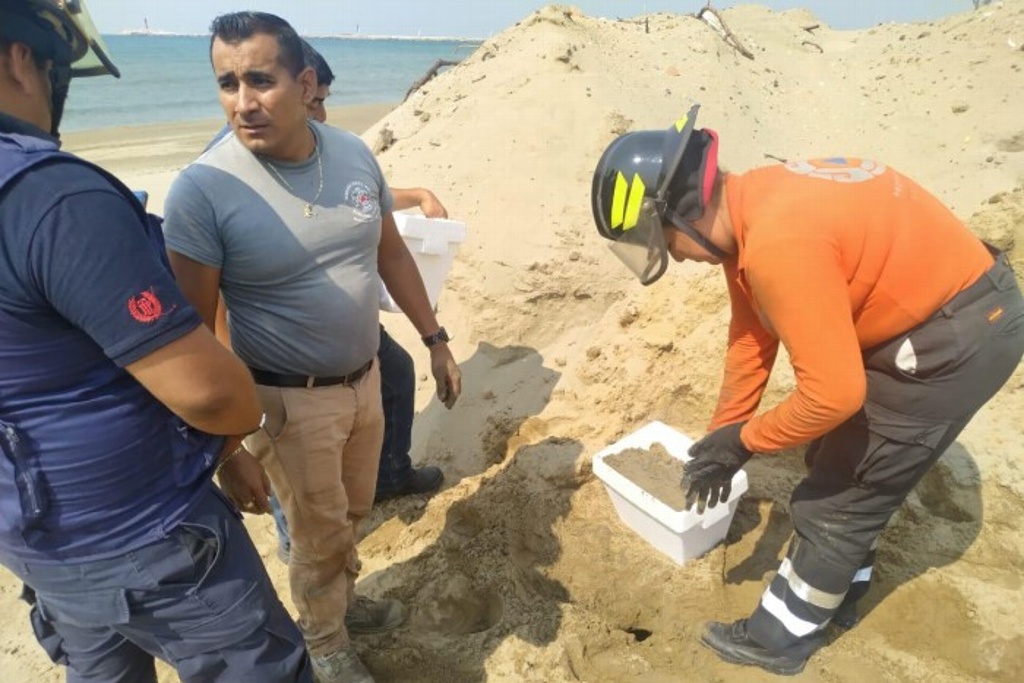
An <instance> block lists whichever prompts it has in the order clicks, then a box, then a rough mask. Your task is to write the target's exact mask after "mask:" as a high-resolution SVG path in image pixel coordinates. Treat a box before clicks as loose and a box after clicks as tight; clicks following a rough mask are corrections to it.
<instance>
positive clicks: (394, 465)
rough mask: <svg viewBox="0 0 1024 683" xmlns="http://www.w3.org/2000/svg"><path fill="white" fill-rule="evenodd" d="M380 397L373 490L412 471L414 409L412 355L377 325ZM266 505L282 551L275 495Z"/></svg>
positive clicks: (284, 534) (284, 525)
mask: <svg viewBox="0 0 1024 683" xmlns="http://www.w3.org/2000/svg"><path fill="white" fill-rule="evenodd" d="M377 358H378V359H380V397H381V403H382V404H383V406H384V445H383V446H381V449H380V465H379V466H378V469H377V491H378V492H381V491H386V490H388V489H392V488H395V487H396V486H398V485H399V484H400V483H401V482H402V481H403V480H404V479H405V478H406V477H408V476H409V475H410V474H411V473H412V458H411V457H410V456H409V449H410V448H411V447H412V418H413V415H414V414H415V412H416V368H415V366H414V365H413V362H412V356H410V355H409V352H408V351H406V350H405V349H403V348H402V346H401V345H400V344H399V343H398V342H396V341H395V340H394V339H392V337H391V335H389V334H388V333H387V331H385V330H384V326H383V325H381V328H380V346H378V347H377ZM270 509H271V512H272V513H273V515H274V523H275V525H276V526H277V540H278V543H280V545H281V547H282V548H284V549H285V550H286V551H287V550H289V549H290V547H291V541H290V540H289V536H288V522H287V521H286V520H285V518H284V512H282V510H281V505H280V503H278V502H277V496H271V497H270Z"/></svg>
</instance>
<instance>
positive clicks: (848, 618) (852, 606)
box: [832, 601, 860, 630]
mask: <svg viewBox="0 0 1024 683" xmlns="http://www.w3.org/2000/svg"><path fill="white" fill-rule="evenodd" d="M859 621H860V615H859V614H857V603H856V602H846V601H843V604H841V605H839V609H837V610H836V612H835V614H833V615H832V623H833V624H834V625H835V626H838V627H839V628H841V629H843V630H849V629H851V628H853V627H854V626H856V625H857V623H858V622H859Z"/></svg>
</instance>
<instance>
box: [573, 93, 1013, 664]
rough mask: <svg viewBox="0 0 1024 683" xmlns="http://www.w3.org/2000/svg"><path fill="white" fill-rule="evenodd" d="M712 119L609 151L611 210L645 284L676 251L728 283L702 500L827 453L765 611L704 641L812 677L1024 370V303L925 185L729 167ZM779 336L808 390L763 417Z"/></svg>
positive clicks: (602, 217) (695, 478)
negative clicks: (982, 422) (834, 634)
mask: <svg viewBox="0 0 1024 683" xmlns="http://www.w3.org/2000/svg"><path fill="white" fill-rule="evenodd" d="M696 114H697V107H696V106H695V107H694V108H693V109H691V110H690V112H689V113H688V114H687V116H686V117H684V118H683V119H682V120H680V121H679V122H678V123H677V124H676V125H675V126H673V127H671V128H669V130H668V131H640V132H634V133H628V134H626V135H623V136H622V137H620V138H618V139H617V140H615V141H614V142H613V143H612V144H611V145H610V146H609V147H608V149H607V150H606V151H605V153H604V155H603V157H602V158H601V161H600V162H599V164H598V167H597V170H596V171H595V174H594V184H593V194H592V203H593V210H594V217H595V220H596V222H597V227H598V231H599V232H600V233H601V235H602V236H603V237H606V238H608V239H610V240H613V243H612V250H613V251H614V252H615V253H616V254H617V255H618V256H619V257H620V258H621V259H622V260H623V261H624V262H625V263H626V265H627V266H629V267H630V268H631V269H632V270H633V271H634V272H635V273H636V274H637V275H638V276H639V278H640V280H641V282H642V283H643V284H645V285H646V284H650V283H652V282H654V281H655V280H657V279H658V278H659V277H660V276H661V275H662V274H663V273H664V272H665V269H666V268H667V266H668V256H669V255H671V256H672V258H674V259H675V260H676V261H682V260H685V259H690V260H695V261H703V262H706V263H711V264H715V265H721V266H722V268H723V270H724V272H725V276H726V280H727V282H728V287H729V296H730V300H731V304H732V320H731V322H730V325H729V343H728V351H727V353H726V364H725V377H724V379H723V382H722V387H721V391H720V395H719V399H718V407H717V409H716V410H715V414H714V417H713V418H712V421H711V425H710V429H709V433H708V435H707V436H705V437H704V438H703V439H701V440H700V441H698V442H697V443H696V444H694V445H693V447H692V448H691V449H690V456H691V458H692V459H691V460H690V461H688V462H687V464H686V467H685V476H684V481H683V485H684V486H686V487H687V493H688V496H689V499H690V500H691V501H692V502H694V503H696V504H697V506H698V509H699V510H703V508H704V506H706V505H709V506H714V505H716V504H718V503H720V502H725V501H726V500H727V499H728V498H729V495H730V482H731V481H732V477H733V475H734V474H736V473H737V472H738V471H739V470H740V468H741V467H743V465H744V464H745V463H746V461H747V460H748V459H749V458H750V457H751V456H752V455H753V454H754V453H771V452H775V451H780V450H783V449H785V448H790V447H793V446H798V445H801V444H809V445H808V448H807V454H806V461H807V464H808V475H807V477H806V478H805V479H804V480H803V481H801V482H800V484H799V485H798V486H797V487H796V489H795V491H794V492H793V496H792V501H791V502H792V504H791V513H792V518H793V527H794V532H795V538H794V539H793V541H792V542H791V543H790V547H789V550H788V553H787V556H786V559H785V560H784V561H783V562H782V565H781V567H780V568H779V571H778V574H777V575H776V576H775V578H774V579H773V580H772V582H771V584H770V586H769V587H768V589H767V590H766V591H765V593H764V594H763V596H762V598H761V601H760V603H759V605H758V606H757V608H756V609H755V610H754V612H753V614H752V615H751V616H750V617H749V618H748V619H741V620H739V621H736V622H734V623H731V624H724V623H720V622H710V623H709V624H708V625H707V628H706V630H705V633H704V635H703V637H702V640H703V642H704V643H705V644H706V645H708V646H709V647H710V648H712V649H713V650H715V651H716V652H717V653H718V655H719V656H720V657H721V658H722V659H725V660H726V661H730V662H734V663H737V664H749V665H756V666H760V667H762V668H765V669H767V670H769V671H772V672H774V673H778V674H796V673H799V672H800V671H801V670H803V667H804V665H805V663H806V661H807V659H808V657H809V656H810V655H811V654H812V653H813V652H814V651H815V650H816V649H817V648H819V647H820V646H821V645H822V644H823V643H824V629H825V626H827V625H828V624H829V622H830V621H834V622H836V623H837V624H838V625H840V626H845V627H849V626H852V625H853V624H854V623H856V621H857V616H856V609H855V604H856V601H857V600H858V599H859V598H860V597H862V596H863V595H864V594H865V592H866V591H867V588H868V582H869V581H870V578H871V571H872V567H873V563H874V556H875V547H876V544H877V539H878V536H879V534H880V533H881V532H882V530H883V529H884V527H885V525H886V523H887V522H888V521H889V518H890V517H891V516H892V514H893V512H895V511H896V509H897V508H898V507H899V506H900V505H901V504H902V502H903V501H904V499H905V498H906V497H907V494H908V493H909V492H910V491H911V490H912V489H913V488H914V486H915V485H916V484H917V482H918V481H919V480H920V479H921V477H922V476H923V475H924V474H925V472H926V471H927V470H928V468H930V467H931V465H932V464H933V463H934V462H935V461H936V460H937V459H938V458H939V456H941V455H942V453H943V452H944V451H945V450H946V448H947V447H948V446H949V445H950V444H952V443H953V441H954V440H955V439H956V437H957V435H958V434H960V432H961V430H963V428H964V427H965V426H966V425H967V423H968V422H969V421H970V419H971V417H972V416H973V415H974V414H975V413H976V412H977V411H978V409H979V408H981V406H982V405H984V404H985V403H986V402H987V401H988V400H989V399H990V398H991V397H992V396H993V395H994V394H995V393H996V392H997V391H998V390H999V388H1000V387H1001V386H1002V385H1003V384H1004V383H1005V382H1006V380H1007V379H1008V378H1009V377H1010V375H1011V374H1012V373H1013V371H1014V369H1015V368H1016V367H1017V364H1018V363H1019V362H1020V360H1021V357H1022V354H1024V299H1022V297H1021V292H1020V289H1019V287H1018V284H1017V282H1016V280H1015V278H1014V274H1013V271H1012V270H1011V269H1010V267H1009V265H1008V263H1007V261H1006V258H1005V256H1003V255H1002V254H1000V253H999V252H998V251H997V250H995V249H994V248H992V247H989V246H988V245H986V244H984V243H983V242H981V241H980V240H979V239H978V238H977V237H975V236H974V235H973V234H972V233H971V232H970V231H969V230H968V229H967V227H966V226H964V225H963V223H961V222H960V221H959V220H958V219H957V218H956V216H954V215H953V213H952V212H950V211H949V210H948V209H947V208H946V207H944V206H943V205H942V204H941V203H940V202H939V201H938V199H936V198H935V197H934V196H932V195H931V194H929V193H928V192H927V191H926V190H924V189H923V188H921V187H920V186H919V185H917V184H916V183H914V182H913V181H912V180H910V179H909V178H907V177H906V176H903V175H901V174H899V173H897V172H896V171H895V170H893V169H891V168H888V167H886V166H884V165H882V164H879V163H876V162H873V161H868V160H864V159H855V158H845V157H844V158H830V159H819V160H813V161H800V162H790V163H787V164H784V165H776V166H771V167H767V168H761V169H756V170H753V171H749V172H747V173H745V174H743V175H735V174H728V173H724V172H721V171H720V170H719V169H718V166H717V156H718V155H717V152H718V136H717V134H715V132H714V131H711V130H707V129H703V130H696V129H695V127H694V122H695V118H696ZM780 342H781V343H782V344H783V345H785V347H786V349H787V351H788V352H789V355H790V358H791V362H792V365H793V369H794V371H795V375H796V384H797V386H796V390H795V391H793V393H792V394H790V395H789V396H788V397H787V398H786V399H785V400H784V401H783V402H782V403H780V404H779V405H777V406H774V407H773V408H771V409H769V410H766V411H762V412H760V413H758V405H759V403H760V401H761V396H762V394H763V393H764V388H765V385H766V384H767V381H768V376H769V374H770V372H771V369H772V365H773V364H774V361H775V357H776V353H777V351H778V347H779V343H780Z"/></svg>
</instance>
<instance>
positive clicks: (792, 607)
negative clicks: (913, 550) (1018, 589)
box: [747, 256, 1024, 658]
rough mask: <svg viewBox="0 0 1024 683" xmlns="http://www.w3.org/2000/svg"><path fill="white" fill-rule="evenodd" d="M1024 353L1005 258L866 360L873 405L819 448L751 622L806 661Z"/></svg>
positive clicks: (782, 650) (778, 648)
mask: <svg viewBox="0 0 1024 683" xmlns="http://www.w3.org/2000/svg"><path fill="white" fill-rule="evenodd" d="M1022 354H1024V300H1022V297H1021V292H1020V289H1019V287H1018V286H1017V283H1016V280H1015V279H1014V275H1013V271H1012V270H1011V269H1010V267H1009V265H1008V264H1007V262H1006V259H1005V257H1004V256H999V258H998V260H997V262H996V264H995V265H994V266H993V267H992V268H991V269H990V270H989V271H988V272H987V273H986V274H985V275H984V276H982V277H981V278H980V279H979V281H978V282H977V283H975V284H974V285H972V286H971V287H969V288H968V289H966V290H964V291H963V292H961V293H960V294H958V295H957V296H956V297H955V298H954V299H953V300H952V301H951V302H950V303H949V304H947V305H946V306H943V307H942V309H940V310H939V311H937V312H936V313H935V314H934V315H933V316H931V318H929V319H928V320H927V321H926V322H925V323H923V324H922V325H920V326H918V327H916V328H914V329H912V330H910V331H909V332H907V333H905V334H902V335H900V336H898V337H897V338H895V339H892V340H890V341H889V342H886V343H884V344H882V345H880V346H878V347H876V348H874V349H870V350H869V351H866V352H865V354H864V364H865V370H866V372H867V400H866V402H865V404H864V407H863V409H861V410H860V411H859V412H858V413H857V414H856V415H854V416H853V417H852V418H850V419H849V420H847V421H846V422H844V423H843V424H842V425H840V426H839V427H837V428H836V429H834V430H833V431H831V432H829V433H828V434H826V435H825V436H823V437H822V438H821V439H819V440H816V441H815V442H814V443H812V444H811V445H810V447H809V449H808V456H809V457H808V465H809V468H810V471H809V474H808V476H807V478H805V479H804V480H803V481H801V482H800V484H799V485H797V487H796V489H795V490H794V492H793V496H792V501H791V502H792V504H791V513H792V518H793V527H794V537H793V540H792V542H791V543H790V546H789V549H788V552H787V555H786V558H785V559H784V560H783V562H782V565H781V566H780V568H779V572H778V574H777V575H776V576H775V577H774V579H773V580H772V582H771V584H770V585H769V587H768V589H767V590H766V591H765V592H764V594H763V595H762V597H761V601H760V603H759V604H758V606H757V609H756V610H755V611H754V613H753V614H752V615H751V617H750V619H749V621H748V623H747V628H748V633H749V634H750V636H751V637H752V638H754V640H756V641H757V642H758V643H759V644H761V645H762V646H763V647H765V648H767V649H768V650H770V651H772V652H774V653H776V654H780V655H787V656H791V657H795V658H804V657H807V656H808V655H810V654H811V653H812V652H814V650H816V649H817V648H818V647H820V646H821V644H822V643H823V641H824V634H823V629H824V628H825V626H826V625H827V624H828V623H829V621H830V620H831V618H832V616H833V614H835V612H836V610H837V609H838V608H839V607H840V606H841V605H843V603H844V601H845V602H847V604H849V603H851V602H854V601H856V600H857V599H858V598H860V597H862V596H863V595H864V593H865V592H866V591H867V588H868V585H869V582H870V579H871V572H872V568H873V563H874V555H875V546H876V543H877V539H878V536H879V534H880V533H881V532H882V530H883V529H884V528H885V525H886V524H887V523H888V521H889V518H890V517H891V516H892V514H893V513H894V512H895V511H896V510H897V508H899V506H900V505H901V504H902V503H903V501H904V500H905V499H906V497H907V495H908V494H909V493H910V491H911V490H912V489H913V488H914V486H915V485H916V484H917V483H918V481H920V480H921V477H923V476H924V474H925V473H926V472H927V471H928V468H930V467H931V466H932V465H933V464H934V463H935V461H936V460H937V459H938V458H939V456H941V455H942V453H943V452H944V451H945V450H946V448H947V447H949V446H950V444H952V443H953V441H954V440H955V439H956V438H957V436H958V435H959V434H960V432H961V430H963V428H964V427H965V426H966V425H967V423H968V422H969V421H970V420H971V418H972V417H973V416H974V414H975V413H976V412H977V411H978V409H979V408H981V406H983V405H984V404H985V403H986V402H987V401H988V400H989V399H990V398H992V396H994V395H995V393H996V392H997V391H998V390H999V388H1000V387H1002V385H1003V384H1004V383H1005V382H1006V380H1007V379H1009V377H1010V375H1011V374H1012V373H1013V372H1014V370H1015V369H1016V367H1017V365H1018V363H1019V362H1020V360H1021V357H1022Z"/></svg>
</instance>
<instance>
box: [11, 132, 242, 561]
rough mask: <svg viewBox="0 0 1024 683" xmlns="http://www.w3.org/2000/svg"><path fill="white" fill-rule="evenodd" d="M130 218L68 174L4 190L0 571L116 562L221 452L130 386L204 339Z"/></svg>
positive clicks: (87, 179) (190, 495) (166, 521)
mask: <svg viewBox="0 0 1024 683" xmlns="http://www.w3.org/2000/svg"><path fill="white" fill-rule="evenodd" d="M0 123H4V121H3V120H2V119H0ZM0 142H2V141H0ZM22 142H23V144H26V145H32V144H35V141H34V139H33V138H23V139H22ZM40 142H43V143H44V144H45V141H40ZM4 144H6V143H4ZM17 150H18V148H17V147H16V146H15V147H7V148H4V149H0V153H2V154H4V156H5V158H4V159H0V176H3V175H4V174H3V171H4V168H10V167H13V166H16V165H17V163H16V159H17V158H20V157H21V156H22V155H21V152H19V151H17ZM131 202H132V200H131V199H130V198H129V197H128V196H126V195H125V194H123V193H122V192H121V190H120V189H119V187H118V186H115V185H114V184H113V183H112V182H111V181H110V180H108V179H107V177H106V176H104V175H103V174H102V173H100V172H99V171H98V170H96V169H94V168H91V167H89V166H86V165H85V164H83V163H80V162H77V161H75V160H68V159H63V158H54V159H51V160H49V161H45V162H43V163H40V164H38V165H36V166H33V167H32V168H31V169H29V170H28V171H26V172H25V173H23V174H22V175H21V176H19V177H17V178H16V179H15V180H13V181H11V182H10V183H8V184H7V185H6V186H5V187H3V189H0V426H2V428H3V430H4V436H5V438H4V439H0V442H2V445H3V446H4V448H3V452H2V453H0V456H2V457H0V559H3V558H9V559H13V558H18V559H21V560H26V561H39V562H62V561H69V560H70V561H78V560H81V561H85V560H88V559H100V558H102V557H107V556H112V555H118V554H123V553H124V552H127V551H129V550H131V549H132V548H134V547H139V546H141V545H144V544H147V543H151V542H153V541H154V540H156V539H158V538H160V537H162V536H163V535H165V534H166V533H167V532H168V531H169V530H170V529H172V528H173V527H175V526H176V525H177V524H178V523H179V522H180V521H181V520H182V519H183V518H184V517H185V516H186V515H187V514H188V512H189V511H190V510H191V508H192V507H193V506H194V505H195V503H196V502H197V501H198V500H199V499H200V498H201V497H202V496H203V495H205V493H206V491H207V487H208V486H209V485H210V471H211V469H212V466H213V464H214V463H215V462H216V459H217V456H218V453H219V450H220V447H221V445H222V443H223V438H222V437H218V436H213V435H209V434H205V433H203V432H199V431H197V430H194V429H192V428H190V427H188V425H186V424H185V423H184V422H182V421H181V419H180V418H178V417H176V416H175V415H173V414H172V413H171V412H170V411H169V410H168V409H167V408H166V407H165V406H163V405H162V404H161V403H159V401H157V400H156V399H155V398H154V397H153V396H152V395H151V394H150V393H149V392H148V391H147V390H146V389H145V388H144V387H143V386H142V385H141V384H139V383H138V382H137V381H136V380H135V379H134V378H133V377H132V376H131V375H130V374H129V373H128V372H126V371H125V370H123V368H124V366H126V365H129V364H131V363H133V362H135V361H137V360H139V359H141V358H143V357H145V356H147V355H148V354H150V353H152V352H153V351H155V350H157V349H159V348H162V347H163V346H165V345H167V344H169V343H171V342H173V341H175V340H177V339H179V338H181V337H183V336H185V335H186V334H188V333H189V332H191V331H193V330H195V329H196V328H197V327H198V326H199V325H201V324H202V321H201V319H200V317H199V315H198V313H197V312H196V311H195V309H193V308H192V307H191V306H190V305H189V304H188V302H187V301H186V299H185V298H184V295H183V294H182V293H181V291H180V290H179V289H178V288H177V286H176V285H175V283H174V280H173V277H172V275H171V273H170V271H169V269H168V268H167V266H166V265H165V263H164V261H163V258H162V256H163V255H162V254H161V251H160V247H159V246H158V245H157V243H156V241H155V240H154V239H152V233H151V232H149V233H148V232H147V226H146V224H145V223H144V221H143V214H142V212H141V211H139V207H137V206H135V205H133V204H132V203H131ZM9 434H14V435H15V438H13V441H14V442H16V443H14V444H13V445H12V438H11V437H10V436H9Z"/></svg>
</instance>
